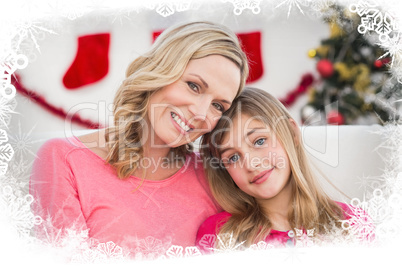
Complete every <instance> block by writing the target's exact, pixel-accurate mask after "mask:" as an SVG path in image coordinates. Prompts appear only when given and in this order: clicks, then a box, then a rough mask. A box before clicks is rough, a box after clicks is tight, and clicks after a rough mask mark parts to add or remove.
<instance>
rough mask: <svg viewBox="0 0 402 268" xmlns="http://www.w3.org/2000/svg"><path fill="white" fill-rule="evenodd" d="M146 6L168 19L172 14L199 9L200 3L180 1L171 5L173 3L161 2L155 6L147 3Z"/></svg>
mask: <svg viewBox="0 0 402 268" xmlns="http://www.w3.org/2000/svg"><path fill="white" fill-rule="evenodd" d="M144 6H145V7H146V8H148V9H151V10H153V9H155V11H156V12H157V13H158V14H159V15H161V16H163V17H165V18H166V17H168V16H170V15H172V14H174V13H175V11H177V12H183V11H187V10H190V9H194V10H196V9H198V8H199V7H200V3H199V2H197V1H178V2H177V3H171V2H160V3H158V4H157V5H156V6H155V3H153V2H151V3H146V4H144Z"/></svg>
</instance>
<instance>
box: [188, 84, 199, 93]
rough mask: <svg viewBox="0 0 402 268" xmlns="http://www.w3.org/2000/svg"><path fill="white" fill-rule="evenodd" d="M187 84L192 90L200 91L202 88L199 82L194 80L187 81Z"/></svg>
mask: <svg viewBox="0 0 402 268" xmlns="http://www.w3.org/2000/svg"><path fill="white" fill-rule="evenodd" d="M187 85H188V87H189V88H190V89H191V90H193V91H195V92H197V93H198V92H200V88H199V86H198V85H197V84H195V83H193V82H187Z"/></svg>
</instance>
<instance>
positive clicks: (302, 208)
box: [200, 88, 343, 246]
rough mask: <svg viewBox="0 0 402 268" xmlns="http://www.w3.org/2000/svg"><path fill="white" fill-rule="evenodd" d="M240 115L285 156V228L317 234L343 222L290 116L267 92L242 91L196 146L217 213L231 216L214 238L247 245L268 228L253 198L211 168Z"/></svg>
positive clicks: (224, 173)
mask: <svg viewBox="0 0 402 268" xmlns="http://www.w3.org/2000/svg"><path fill="white" fill-rule="evenodd" d="M240 114H246V115H248V116H250V117H255V118H258V119H260V120H261V121H263V123H265V124H267V125H268V126H269V128H270V130H271V131H272V132H273V133H274V134H275V135H276V139H277V141H278V142H280V143H281V144H282V146H283V148H284V150H285V152H286V153H287V155H288V157H289V163H290V168H291V183H292V189H293V193H292V206H291V207H290V208H289V211H288V220H289V224H290V226H291V228H292V229H294V228H298V229H304V230H309V229H313V228H314V229H315V233H321V234H322V233H325V232H326V230H328V229H330V228H331V227H332V226H333V225H334V224H335V225H337V226H338V227H340V223H339V220H341V219H343V212H342V210H341V208H340V207H339V206H338V205H337V204H336V203H335V202H334V201H333V200H331V199H330V198H329V197H328V196H327V195H326V194H325V193H324V192H323V191H322V190H321V188H320V187H319V185H318V183H317V182H316V178H315V175H314V173H313V171H312V169H311V165H310V163H309V161H308V158H307V155H306V153H305V151H304V148H303V145H302V141H301V138H300V135H298V133H297V132H296V128H297V126H295V125H292V123H291V121H290V119H291V118H292V117H291V116H290V114H289V112H288V111H287V109H286V108H285V107H284V106H283V105H282V103H281V102H279V101H278V100H277V99H276V98H274V97H273V96H272V95H271V94H269V93H268V92H266V91H264V90H261V89H256V88H246V89H244V90H243V91H242V92H241V94H240V96H239V97H238V98H237V99H235V100H234V102H233V104H232V106H231V108H230V109H229V110H228V111H226V112H225V113H224V115H223V116H222V118H221V119H220V120H219V121H218V124H217V125H216V127H215V128H214V130H213V131H212V132H210V133H208V134H205V135H204V136H203V137H202V141H201V148H200V151H201V155H202V156H203V160H204V168H205V171H206V175H207V178H208V181H209V184H210V187H211V190H212V193H213V195H214V197H215V198H216V200H217V201H218V203H219V204H220V205H221V206H222V208H223V209H224V210H226V211H227V212H229V213H231V214H232V216H231V217H230V219H229V220H228V221H227V222H226V223H225V224H224V225H223V226H222V228H221V229H220V232H219V234H220V235H221V236H220V238H221V239H225V237H227V236H225V235H223V234H232V235H233V236H232V238H231V239H234V240H235V241H236V242H237V243H242V242H244V245H245V246H250V245H251V244H254V243H256V242H258V241H261V240H264V238H265V237H266V236H267V235H268V234H269V232H270V230H271V227H272V223H271V222H270V220H269V215H265V214H264V213H263V211H262V208H261V207H260V206H259V204H258V203H257V201H256V199H255V198H254V197H252V196H250V195H248V194H246V193H245V192H243V191H242V190H241V189H240V188H239V187H238V186H237V185H236V184H235V183H234V181H233V180H232V178H231V177H230V175H229V173H228V172H227V171H226V169H225V167H224V166H223V165H222V164H220V165H218V164H217V163H218V162H219V161H220V159H221V155H220V154H219V150H218V149H219V146H220V145H221V144H222V142H223V139H224V138H225V137H226V135H227V134H228V133H229V128H230V126H231V124H232V122H233V120H234V119H235V118H237V117H238V116H239V115H240ZM226 242H228V241H226ZM222 243H225V241H222Z"/></svg>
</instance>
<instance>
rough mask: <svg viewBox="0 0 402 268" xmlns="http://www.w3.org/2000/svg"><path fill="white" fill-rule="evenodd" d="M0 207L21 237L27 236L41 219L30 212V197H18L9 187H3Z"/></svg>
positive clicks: (31, 200) (31, 198)
mask: <svg viewBox="0 0 402 268" xmlns="http://www.w3.org/2000/svg"><path fill="white" fill-rule="evenodd" d="M0 197H1V198H0V207H1V211H2V213H4V215H6V217H7V218H8V219H9V221H10V222H11V224H12V225H13V226H14V227H15V229H16V230H17V232H18V233H19V234H20V235H21V236H25V237H27V236H29V234H30V232H31V229H32V228H33V227H34V226H35V225H39V224H41V222H42V219H41V218H40V217H39V216H35V215H34V214H33V213H32V211H31V203H32V202H33V197H32V195H29V194H28V195H25V196H18V195H16V194H15V193H14V192H13V189H12V187H11V186H5V187H3V189H2V195H1V196H0Z"/></svg>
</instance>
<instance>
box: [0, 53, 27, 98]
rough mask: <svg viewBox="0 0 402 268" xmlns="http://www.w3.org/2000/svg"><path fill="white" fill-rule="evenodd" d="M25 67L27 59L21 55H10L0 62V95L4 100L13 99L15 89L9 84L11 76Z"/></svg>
mask: <svg viewBox="0 0 402 268" xmlns="http://www.w3.org/2000/svg"><path fill="white" fill-rule="evenodd" d="M26 66H28V58H27V57H26V56H25V55H22V54H18V55H17V54H15V53H11V54H9V55H7V56H6V57H5V58H4V59H1V60H0V78H1V80H0V83H1V84H0V85H1V87H0V93H1V95H2V96H3V97H4V98H7V99H12V98H14V97H15V93H16V89H15V87H14V86H13V85H12V84H11V75H13V73H14V72H15V71H16V70H17V69H24V68H25V67H26Z"/></svg>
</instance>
